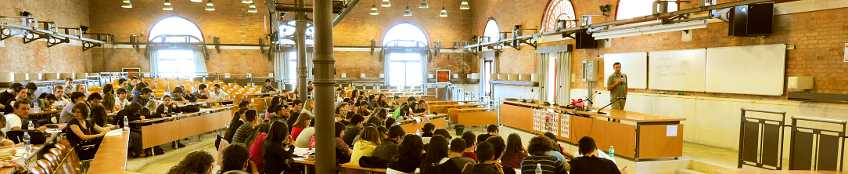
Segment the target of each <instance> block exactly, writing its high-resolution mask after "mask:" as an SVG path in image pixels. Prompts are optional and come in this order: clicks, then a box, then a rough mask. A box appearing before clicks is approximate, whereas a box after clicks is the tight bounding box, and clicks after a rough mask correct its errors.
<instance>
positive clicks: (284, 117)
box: [268, 105, 289, 123]
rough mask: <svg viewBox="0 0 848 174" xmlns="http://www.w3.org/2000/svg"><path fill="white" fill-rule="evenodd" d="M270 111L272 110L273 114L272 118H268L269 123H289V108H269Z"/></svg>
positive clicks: (283, 106)
mask: <svg viewBox="0 0 848 174" xmlns="http://www.w3.org/2000/svg"><path fill="white" fill-rule="evenodd" d="M268 110H270V111H271V112H272V113H271V117H269V118H268V121H269V122H275V121H279V122H283V123H287V122H288V119H289V110H288V106H286V105H277V106H274V107H271V108H269V109H268Z"/></svg>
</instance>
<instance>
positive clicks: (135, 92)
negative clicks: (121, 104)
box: [130, 82, 148, 98]
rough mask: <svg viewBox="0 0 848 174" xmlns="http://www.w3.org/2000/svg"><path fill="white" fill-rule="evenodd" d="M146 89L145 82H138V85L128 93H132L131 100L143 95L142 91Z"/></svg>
mask: <svg viewBox="0 0 848 174" xmlns="http://www.w3.org/2000/svg"><path fill="white" fill-rule="evenodd" d="M147 87H148V85H147V82H138V83H136V84H135V86H134V87H133V89H132V90H131V91H130V93H132V95H133V98H135V96H136V95H139V94H141V93H144V91H142V90H143V89H144V88H147Z"/></svg>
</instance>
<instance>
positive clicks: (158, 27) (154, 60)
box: [148, 16, 206, 77]
mask: <svg viewBox="0 0 848 174" xmlns="http://www.w3.org/2000/svg"><path fill="white" fill-rule="evenodd" d="M148 41H150V42H166V43H186V42H190V43H203V42H204V41H203V34H202V33H201V32H200V28H198V27H197V25H195V24H194V23H193V22H191V21H189V20H188V19H185V18H182V17H178V16H171V17H167V18H164V19H162V20H159V22H156V24H154V25H153V27H152V28H151V29H150V36H149V38H148ZM199 55H200V54H197V53H196V52H195V51H193V50H191V49H190V48H189V47H181V48H176V49H172V48H167V49H159V50H156V53H155V54H154V56H152V57H151V60H150V70H151V71H153V72H157V73H159V76H160V77H186V76H194V73H195V72H205V71H206V62H205V60H204V59H203V58H202V57H200V56H199ZM186 65H188V66H186Z"/></svg>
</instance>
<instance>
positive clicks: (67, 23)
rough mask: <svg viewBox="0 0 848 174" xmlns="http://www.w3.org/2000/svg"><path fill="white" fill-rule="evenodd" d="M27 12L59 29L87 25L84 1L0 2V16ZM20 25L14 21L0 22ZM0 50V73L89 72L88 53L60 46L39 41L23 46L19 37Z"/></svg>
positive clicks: (80, 48) (30, 0) (67, 45)
mask: <svg viewBox="0 0 848 174" xmlns="http://www.w3.org/2000/svg"><path fill="white" fill-rule="evenodd" d="M20 11H28V12H30V13H31V14H32V17H35V18H37V19H38V20H39V21H54V22H56V23H57V24H58V25H59V26H60V27H79V26H80V25H86V26H87V25H89V20H88V1H87V0H0V16H19V15H20ZM0 20H2V21H5V22H10V23H11V22H14V23H16V24H21V22H20V20H18V19H0ZM4 44H5V46H4V47H0V67H3V68H2V70H0V71H3V72H92V61H91V52H92V51H91V50H89V51H85V52H83V51H82V46H80V45H71V44H62V45H56V46H53V47H50V48H48V47H47V43H46V42H45V41H44V40H43V39H42V40H39V41H34V42H30V43H29V44H24V43H23V40H22V38H21V37H13V38H9V39H6V40H5V41H4Z"/></svg>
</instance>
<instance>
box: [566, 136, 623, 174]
mask: <svg viewBox="0 0 848 174" xmlns="http://www.w3.org/2000/svg"><path fill="white" fill-rule="evenodd" d="M577 147H578V148H579V149H578V150H579V151H580V153H581V154H583V156H582V157H577V158H574V160H571V161H570V162H569V163H570V164H571V174H627V171H625V170H622V169H618V167H617V166H615V163H613V162H612V161H610V160H608V159H605V158H598V156H597V154H596V153H598V147H597V145H595V139H592V137H589V136H585V137H583V138H580V141H578V142H577Z"/></svg>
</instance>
